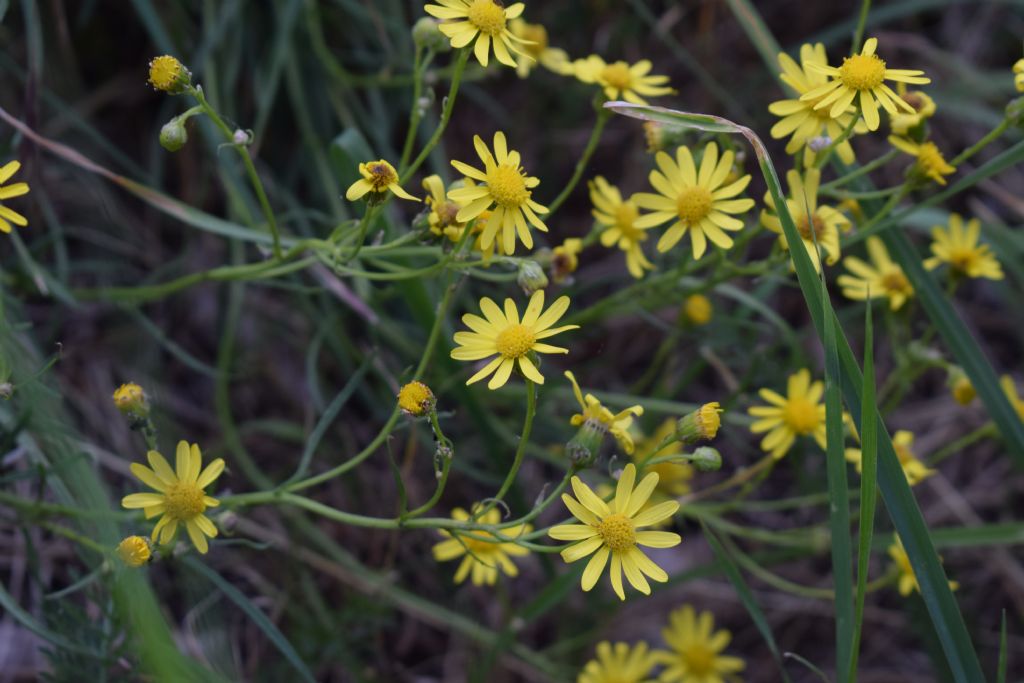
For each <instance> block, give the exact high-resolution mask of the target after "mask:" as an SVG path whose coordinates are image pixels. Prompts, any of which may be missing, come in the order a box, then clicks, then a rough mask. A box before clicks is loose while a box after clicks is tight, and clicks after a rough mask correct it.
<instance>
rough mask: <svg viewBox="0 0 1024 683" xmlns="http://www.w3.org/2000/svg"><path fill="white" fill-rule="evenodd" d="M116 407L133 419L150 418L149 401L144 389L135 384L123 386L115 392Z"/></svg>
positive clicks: (130, 383)
mask: <svg viewBox="0 0 1024 683" xmlns="http://www.w3.org/2000/svg"><path fill="white" fill-rule="evenodd" d="M114 405H115V406H116V407H117V409H118V410H120V411H121V412H122V413H124V414H125V415H128V416H129V417H132V418H139V419H141V418H145V417H148V416H149V399H148V398H147V397H146V392H145V391H143V389H142V387H140V386H139V385H138V384H135V383H134V382H129V383H127V384H122V385H121V386H119V387H118V388H117V391H115V392H114Z"/></svg>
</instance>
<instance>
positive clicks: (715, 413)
mask: <svg viewBox="0 0 1024 683" xmlns="http://www.w3.org/2000/svg"><path fill="white" fill-rule="evenodd" d="M721 412H722V408H721V407H720V406H719V405H718V403H717V402H715V403H705V404H704V405H702V406H701V407H700V408H698V409H697V410H695V411H693V412H692V413H690V414H689V415H685V416H683V417H682V418H680V419H679V421H678V422H676V440H677V441H679V442H680V443H682V444H683V445H684V446H686V445H689V444H694V443H697V442H698V441H710V440H711V439H713V438H715V435H717V434H718V428H719V427H721V426H722V417H721V415H720V413H721Z"/></svg>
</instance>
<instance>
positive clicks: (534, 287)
mask: <svg viewBox="0 0 1024 683" xmlns="http://www.w3.org/2000/svg"><path fill="white" fill-rule="evenodd" d="M516 283H517V284H518V285H519V286H520V287H522V289H523V293H524V294H526V295H527V296H530V295H531V294H533V293H534V292H536V291H539V290H541V289H544V288H545V287H547V286H548V276H547V275H545V274H544V269H543V268H541V267H540V264H538V263H537V262H536V261H531V260H529V259H523V260H522V261H520V262H519V274H518V275H517V276H516Z"/></svg>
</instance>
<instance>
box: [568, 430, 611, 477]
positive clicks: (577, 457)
mask: <svg viewBox="0 0 1024 683" xmlns="http://www.w3.org/2000/svg"><path fill="white" fill-rule="evenodd" d="M606 432H607V430H605V429H604V428H603V427H602V426H601V424H600V423H599V422H595V421H594V420H587V421H586V422H584V423H583V424H582V425H581V426H580V429H579V431H578V432H576V436H574V437H572V439H571V440H570V441H569V443H567V444H565V452H566V454H567V455H568V456H569V460H570V461H571V462H572V463H573V464H575V465H576V466H578V467H580V468H583V467H586V466H588V465H590V463H592V462H594V459H595V458H597V456H598V454H599V453H600V452H601V444H602V443H603V442H604V435H605V434H606Z"/></svg>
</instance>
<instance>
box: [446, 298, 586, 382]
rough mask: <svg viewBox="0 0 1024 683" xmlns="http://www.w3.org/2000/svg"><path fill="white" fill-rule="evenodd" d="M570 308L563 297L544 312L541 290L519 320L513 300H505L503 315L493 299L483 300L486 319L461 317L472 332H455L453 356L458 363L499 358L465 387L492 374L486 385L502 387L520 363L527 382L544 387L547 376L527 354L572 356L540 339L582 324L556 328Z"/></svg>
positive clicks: (483, 311)
mask: <svg viewBox="0 0 1024 683" xmlns="http://www.w3.org/2000/svg"><path fill="white" fill-rule="evenodd" d="M568 308H569V297H567V296H562V297H559V298H558V299H557V300H555V303H553V304H551V307H550V308H548V310H547V311H543V309H544V290H539V291H537V292H534V294H533V296H531V297H530V303H529V304H528V305H527V307H526V312H525V313H523V318H522V320H520V319H519V309H517V308H516V304H515V302H514V301H512V299H505V310H504V312H503V311H502V310H501V309H500V308H498V304H496V303H494V301H492V300H491V299H488V298H487V297H484V298H483V299H480V310H481V312H482V313H483V314H484V317H483V318H481V317H480V316H478V315H473V314H472V313H467V314H466V315H464V316H462V322H463V323H465V324H466V326H467V327H469V328H470V329H471V330H473V331H472V332H456V333H455V343H456V344H458V345H459V346H458V348H455V349H452V353H451V356H452V358H454V359H455V360H468V361H476V360H482V359H484V358H490V357H491V356H496V357H495V358H493V359H492V360H491V361H490V362H489V363H487V365H485V366H484V367H483V369H481V370H480V371H479V372H477V373H476V374H475V375H473V376H472V377H470V378H469V380H467V381H466V384H472V383H473V382H478V381H480V380H482V379H483V378H484V377H487V376H488V375H490V374H492V373H493V374H494V376H493V377H491V380H490V381H489V382H488V383H487V388H488V389H498V388H499V387H503V386H505V382H507V381H508V378H509V377H510V376H511V375H512V369H513V368H514V367H515V366H516V364H517V363H518V365H519V370H520V371H521V372H522V373H523V375H525V376H526V378H527V379H530V380H532V381H534V382H536V383H537V384H544V376H543V375H541V374H540V372H539V371H538V370H537V366H536V365H534V364H533V361H532V360H530V358H529V355H528V354H529V353H530V352H531V351H534V352H536V353H569V350H568V349H564V348H561V347H559V346H549V345H548V344H542V343H540V340H541V339H547V338H548V337H552V336H554V335H556V334H558V333H560V332H565V331H567V330H575V329H577V328H579V325H562V326H561V327H553V325H554V324H555V323H556V322H558V320H559V319H560V318H561V317H562V316H563V315H565V312H566V310H568ZM542 311H543V313H542Z"/></svg>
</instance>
